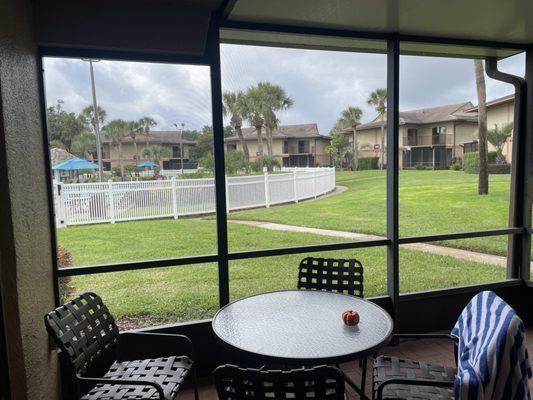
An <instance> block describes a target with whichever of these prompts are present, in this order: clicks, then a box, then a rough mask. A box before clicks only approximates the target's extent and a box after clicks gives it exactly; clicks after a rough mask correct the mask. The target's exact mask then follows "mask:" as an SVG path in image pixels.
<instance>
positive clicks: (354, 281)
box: [298, 257, 363, 298]
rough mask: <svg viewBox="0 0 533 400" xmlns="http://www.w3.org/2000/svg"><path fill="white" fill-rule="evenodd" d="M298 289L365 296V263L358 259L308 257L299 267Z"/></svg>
mask: <svg viewBox="0 0 533 400" xmlns="http://www.w3.org/2000/svg"><path fill="white" fill-rule="evenodd" d="M298 289H306V290H324V291H328V292H336V293H344V294H350V295H352V296H357V297H361V298H362V297H363V265H362V264H361V263H360V262H359V261H357V260H356V259H353V258H351V259H335V258H314V257H306V258H304V259H303V260H302V261H300V266H299V267H298Z"/></svg>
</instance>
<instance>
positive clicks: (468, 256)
mask: <svg viewBox="0 0 533 400" xmlns="http://www.w3.org/2000/svg"><path fill="white" fill-rule="evenodd" d="M228 221H229V222H231V223H234V224H242V225H249V226H255V227H258V228H263V229H270V230H274V231H286V232H302V233H313V234H315V235H323V236H332V237H340V238H345V239H354V240H381V239H386V237H384V236H375V235H367V234H364V233H354V232H344V231H334V230H330V229H319V228H308V227H305V226H294V225H285V224H276V223H273V222H260V221H243V220H235V219H232V220H228ZM402 247H405V248H408V249H412V250H418V251H423V252H425V253H431V254H437V255H440V256H448V257H454V258H457V259H461V260H467V261H474V262H478V263H482V264H489V265H498V266H500V267H506V266H507V258H506V257H503V256H496V255H492V254H484V253H478V252H475V251H470V250H462V249H455V248H452V247H446V246H438V245H434V244H428V243H413V244H404V245H402ZM532 267H533V262H532Z"/></svg>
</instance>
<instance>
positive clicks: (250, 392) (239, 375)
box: [213, 365, 344, 400]
mask: <svg viewBox="0 0 533 400" xmlns="http://www.w3.org/2000/svg"><path fill="white" fill-rule="evenodd" d="M213 375H214V377H215V386H216V389H217V393H218V398H219V399H220V400H273V399H291V400H309V399H317V400H318V399H320V400H344V374H343V373H342V371H340V370H339V369H337V368H335V367H329V366H319V367H314V368H309V369H304V368H300V369H293V370H287V371H277V370H276V371H274V370H272V371H265V370H260V369H247V368H240V367H237V366H235V365H223V366H220V367H218V368H217V369H215V370H214V371H213Z"/></svg>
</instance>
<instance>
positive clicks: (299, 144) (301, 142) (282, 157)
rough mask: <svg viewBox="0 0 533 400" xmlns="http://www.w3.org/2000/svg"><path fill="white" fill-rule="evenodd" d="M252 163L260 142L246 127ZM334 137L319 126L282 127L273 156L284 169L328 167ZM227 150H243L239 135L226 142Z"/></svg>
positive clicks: (275, 138) (274, 141) (276, 135)
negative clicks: (321, 131)
mask: <svg viewBox="0 0 533 400" xmlns="http://www.w3.org/2000/svg"><path fill="white" fill-rule="evenodd" d="M242 133H243V136H244V140H245V141H246V145H247V146H248V152H249V154H250V161H254V160H256V159H257V157H258V155H259V152H258V143H257V132H256V129H255V128H242ZM262 134H263V153H264V154H267V139H266V133H265V132H264V130H263V132H262ZM330 140H331V139H330V137H329V136H325V135H321V134H320V133H319V131H318V126H317V125H316V124H297V125H280V126H279V127H278V128H276V129H275V130H274V131H273V132H272V155H273V157H275V158H276V159H277V160H278V161H279V163H280V165H282V166H284V167H316V166H328V165H330V162H331V159H330V156H329V154H328V153H327V151H326V147H327V146H328V145H329V142H330ZM224 141H225V143H226V146H225V150H226V151H231V150H241V151H242V149H243V148H242V143H241V141H240V139H239V137H238V136H232V137H228V138H225V139H224Z"/></svg>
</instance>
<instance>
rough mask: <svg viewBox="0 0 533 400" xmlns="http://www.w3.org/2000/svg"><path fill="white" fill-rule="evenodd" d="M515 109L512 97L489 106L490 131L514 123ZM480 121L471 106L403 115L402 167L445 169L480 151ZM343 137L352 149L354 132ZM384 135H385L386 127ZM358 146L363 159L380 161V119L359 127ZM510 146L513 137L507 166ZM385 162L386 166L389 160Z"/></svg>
mask: <svg viewBox="0 0 533 400" xmlns="http://www.w3.org/2000/svg"><path fill="white" fill-rule="evenodd" d="M513 107H514V96H513V95H510V96H504V97H502V98H498V99H495V100H493V101H490V102H488V103H487V126H488V129H492V128H494V127H495V125H500V126H501V125H502V124H505V123H508V122H512V121H513ZM477 117H478V116H477V107H475V106H474V105H473V104H472V103H471V102H464V103H457V104H447V105H443V106H437V107H430V108H422V109H418V110H411V111H403V112H400V121H399V125H400V126H399V134H400V137H399V140H400V152H401V154H400V167H401V168H404V169H409V168H416V167H418V166H424V167H425V168H429V169H446V168H448V167H449V166H450V164H451V163H452V162H453V160H454V159H455V158H462V157H463V155H464V154H465V153H468V152H472V151H477V150H478V123H477ZM385 125H386V121H385ZM343 133H344V134H346V135H348V137H349V141H350V146H353V133H352V130H351V129H345V130H344V131H343ZM384 133H385V135H386V127H385V129H384ZM357 142H358V148H359V157H360V158H361V157H376V156H377V157H381V152H380V143H381V121H380V119H379V117H376V118H375V119H374V120H373V121H372V122H369V123H366V124H362V125H359V126H358V127H357ZM385 142H386V140H385ZM511 142H512V137H511V136H510V137H509V138H508V139H507V144H506V145H505V147H504V151H503V154H504V156H505V158H506V161H507V162H510V161H511V146H510V145H509V144H510V143H511ZM385 145H386V143H385ZM490 150H493V146H492V145H490V144H489V151H490ZM384 161H385V163H386V158H385V160H384Z"/></svg>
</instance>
